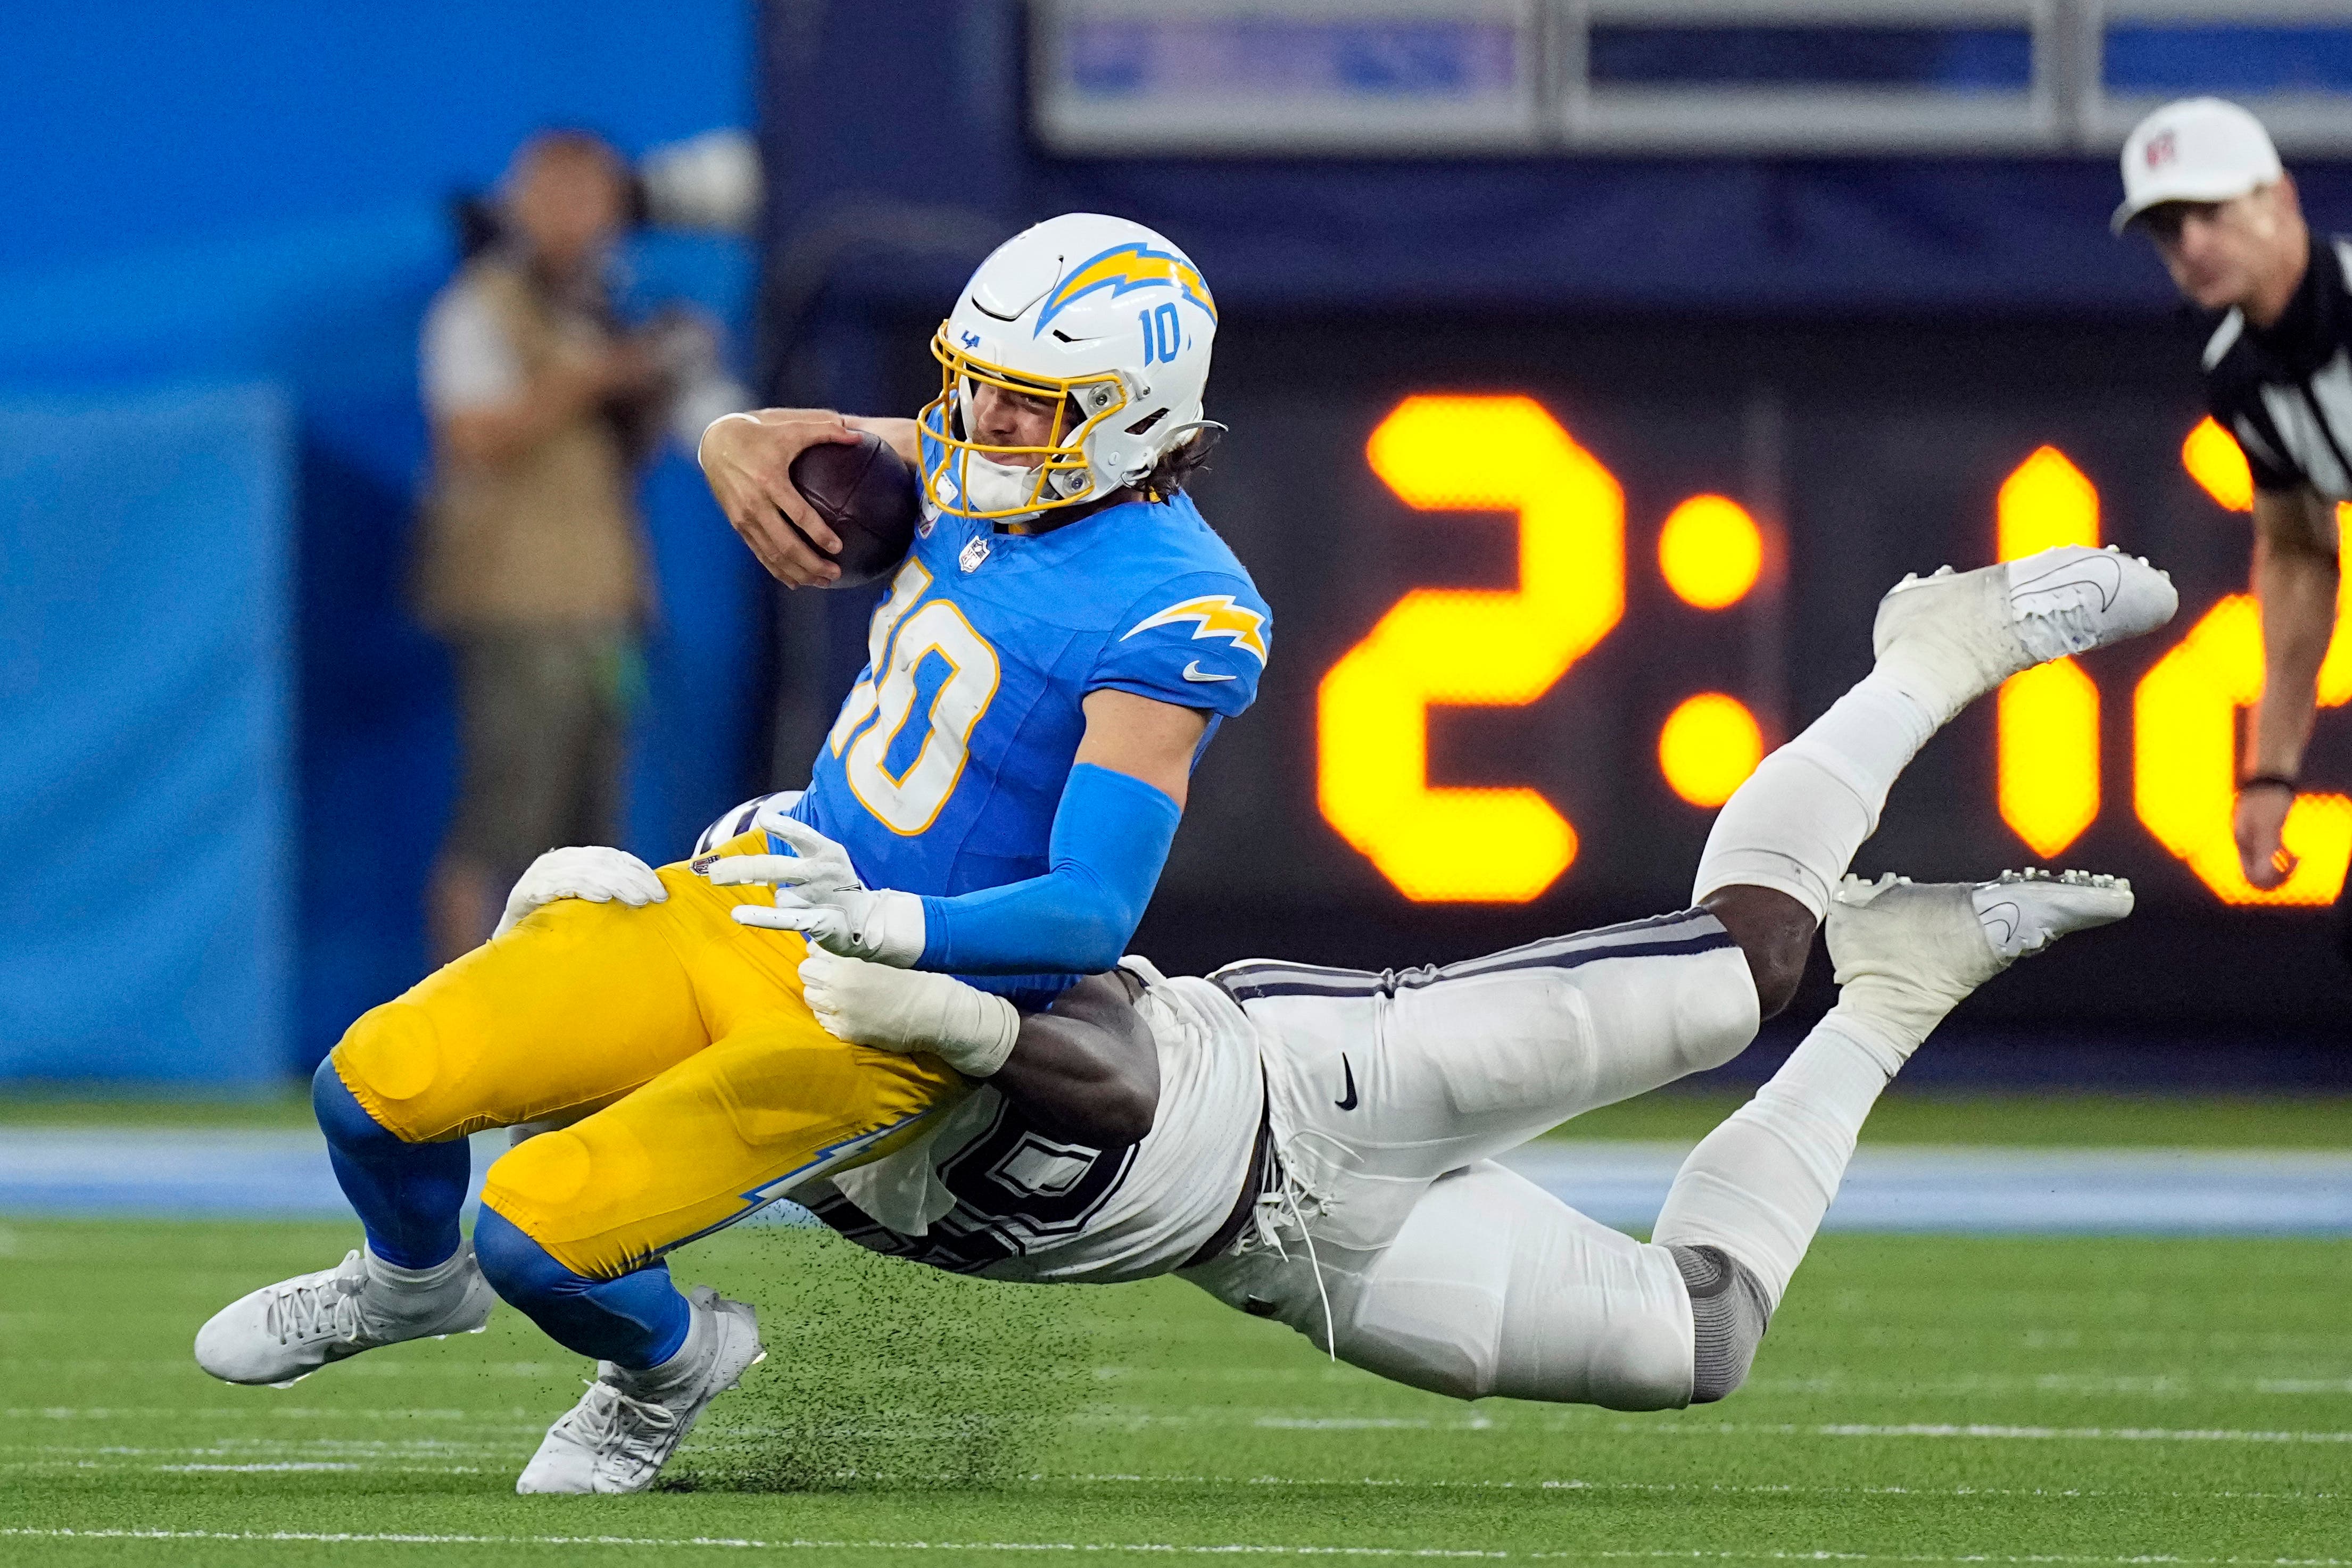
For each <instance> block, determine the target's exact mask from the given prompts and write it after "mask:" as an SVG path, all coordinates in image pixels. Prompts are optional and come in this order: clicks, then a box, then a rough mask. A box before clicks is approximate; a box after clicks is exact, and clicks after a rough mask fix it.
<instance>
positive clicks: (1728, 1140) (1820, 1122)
mask: <svg viewBox="0 0 2352 1568" xmlns="http://www.w3.org/2000/svg"><path fill="white" fill-rule="evenodd" d="M1912 1043H1913V1044H1914V1045H1916V1041H1914V1042H1912ZM1909 1054H1910V1051H1909V1050H1908V1049H1906V1048H1905V1047H1904V1046H1902V1045H1900V1044H1898V1043H1897V1042H1896V1041H1895V1040H1890V1039H1888V1038H1886V1031H1885V1029H1884V1028H1883V1027H1882V1026H1881V1025H1880V1024H1878V1023H1877V1022H1875V1021H1874V1020H1873V1019H1867V1018H1865V1017H1864V1016H1863V1015H1862V1014H1861V1013H1859V1012H1858V1011H1857V1010H1856V1009H1853V1008H1851V1007H1849V1006H1848V1005H1847V1004H1846V1003H1845V1002H1844V1001H1843V999H1841V1000H1840V1002H1839V1004H1838V1005H1837V1006H1836V1007H1834V1008H1832V1009H1830V1010H1829V1012H1828V1013H1827V1014H1826V1015H1824V1016H1823V1017H1822V1021H1821V1022H1819V1023H1817V1024H1815V1025H1814V1026H1813V1030H1812V1032H1811V1034H1809V1035H1807V1036H1806V1037H1805V1039H1804V1043H1803V1044H1801V1045H1800V1046H1798V1047H1797V1049H1796V1051H1795V1053H1794V1054H1793V1055H1791V1056H1790V1058H1789V1060H1788V1061H1786V1062H1784V1063H1782V1064H1781V1067H1780V1071H1778V1072H1776V1073H1774V1074H1773V1075H1772V1078H1771V1082H1768V1083H1766V1084H1765V1085H1764V1087H1763V1088H1761V1089H1759V1090H1758V1091H1757V1092H1756V1098H1754V1099H1753V1100H1750V1101H1749V1102H1748V1103H1747V1104H1745V1105H1742V1106H1741V1107H1740V1108H1739V1109H1738V1111H1735V1112H1734V1113H1732V1114H1731V1117H1730V1119H1729V1120H1727V1121H1726V1122H1725V1123H1724V1124H1722V1125H1721V1126H1719V1127H1717V1128H1716V1130H1715V1131H1714V1132H1712V1133H1709V1134H1707V1135H1706V1137H1705V1138H1702V1139H1701V1140H1699V1145H1698V1147H1696V1148H1695V1149H1693V1150H1692V1151H1691V1152H1690V1157H1689V1158H1688V1159H1686V1160H1685V1161H1684V1162H1683V1168H1682V1170H1681V1171H1680V1172H1679V1173H1677V1174H1676V1176H1675V1185H1674V1186H1673V1187H1671V1188H1670V1189H1669V1190H1668V1191H1667V1193H1666V1202H1665V1207H1663V1208H1661V1209H1660V1210H1659V1211H1658V1223H1657V1226H1656V1228H1655V1229H1654V1231H1653V1232H1652V1234H1651V1239H1652V1240H1654V1241H1655V1242H1657V1243H1658V1244H1659V1245H1661V1246H1666V1245H1675V1246H1682V1247H1719V1248H1721V1249H1723V1250H1724V1251H1726V1252H1727V1253H1729V1254H1730V1255H1731V1256H1732V1257H1734V1258H1737V1259H1738V1260H1739V1261H1741V1262H1742V1263H1745V1264H1746V1265H1748V1269H1749V1270H1751V1271H1752V1272H1753V1273H1754V1274H1755V1276H1756V1278H1757V1281H1758V1282H1759V1283H1760V1284H1761V1285H1762V1286H1763V1287H1764V1289H1765V1291H1766V1292H1767V1294H1768V1295H1769V1298H1770V1301H1771V1305H1772V1306H1773V1307H1775V1308H1777V1307H1779V1306H1780V1298H1781V1296H1783V1295H1784V1294H1786V1293H1787V1291H1788V1289H1789V1281H1790V1277H1791V1276H1792V1275H1794V1274H1795V1273H1796V1271H1797V1265H1798V1264H1800V1263H1801V1262H1803V1261H1804V1259H1805V1249H1807V1248H1808V1247H1811V1245H1812V1240H1813V1233H1814V1232H1815V1231H1817V1230H1819V1229H1820V1228H1821V1224H1822V1216H1823V1215H1825V1214H1827V1213H1828V1212H1829V1207H1830V1200H1831V1199H1832V1198H1834V1197H1837V1190H1838V1185H1839V1183H1841V1182H1843V1180H1844V1179H1845V1167H1846V1163H1847V1162H1848V1161H1849V1160H1851V1159H1853V1146H1854V1142H1855V1140H1856V1139H1857V1138H1858V1137H1860V1136H1861V1134H1862V1124H1863V1122H1864V1119H1865V1118H1866V1117H1868V1116H1869V1114H1870V1108H1871V1107H1872V1106H1873V1105H1875V1104H1876V1103H1878V1096H1879V1093H1880V1092H1881V1091H1883V1090H1884V1089H1885V1087H1886V1085H1887V1083H1888V1082H1891V1081H1892V1080H1893V1078H1894V1076H1895V1071H1896V1070H1897V1069H1898V1068H1900V1067H1901V1066H1902V1065H1903V1061H1904V1059H1905V1058H1906V1057H1907V1056H1908V1055H1909Z"/></svg>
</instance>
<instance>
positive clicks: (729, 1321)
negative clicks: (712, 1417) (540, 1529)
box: [515, 1285, 768, 1495]
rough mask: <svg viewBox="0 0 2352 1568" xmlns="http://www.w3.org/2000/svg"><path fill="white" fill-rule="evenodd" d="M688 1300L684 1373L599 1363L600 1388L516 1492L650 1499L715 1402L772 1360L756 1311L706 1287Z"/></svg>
mask: <svg viewBox="0 0 2352 1568" xmlns="http://www.w3.org/2000/svg"><path fill="white" fill-rule="evenodd" d="M687 1300H688V1301H689V1302H690V1303H692V1306H693V1311H694V1320H695V1321H694V1327H693V1328H692V1329H690V1330H689V1331H688V1334H687V1343H686V1344H685V1345H684V1346H683V1347H681V1349H680V1351H679V1353H678V1356H677V1358H673V1361H674V1362H675V1361H677V1360H683V1361H684V1363H685V1364H683V1365H673V1364H672V1363H665V1364H663V1365H661V1366H658V1367H655V1368H653V1369H652V1370H651V1371H649V1372H630V1371H626V1370H625V1369H624V1368H621V1367H618V1366H615V1365H614V1364H612V1363H611V1362H609V1361H606V1362H599V1363H598V1364H597V1366H596V1381H595V1382H593V1383H592V1384H590V1385H588V1392H587V1393H586V1394H584V1395H583V1396H581V1398H580V1403H579V1404H577V1405H575V1406H572V1408H571V1409H570V1410H568V1411H566V1412H564V1414H563V1415H562V1416H559V1417H558V1418H557V1420H556V1423H555V1425H554V1426H552V1427H549V1428H548V1429H547V1437H545V1438H544V1439H543V1440H542V1441H541V1443H540V1445H539V1452H537V1453H535V1454H533V1455H532V1456H531V1457H530V1463H529V1464H527V1465H525V1466H524V1467H523V1470H522V1474H521V1475H520V1477H518V1478H516V1480H515V1490H517V1491H519V1492H525V1493H530V1492H564V1493H571V1494H574V1495H583V1494H586V1493H590V1492H638V1491H644V1490H646V1488H647V1487H650V1486H652V1485H653V1484H654V1479H655V1478H656V1476H658V1475H660V1474H661V1468H662V1466H663V1465H665V1464H667V1463H668V1462H669V1457H670V1456H671V1455H672V1454H674V1453H676V1452H677V1446H678V1445H679V1444H680V1443H682V1442H684V1441H685V1440H686V1435H687V1434H688V1432H691V1431H692V1430H694V1424H695V1422H696V1421H698V1420H699V1419H700V1418H701V1416H702V1412H703V1411H704V1410H705V1409H706V1408H708V1407H709V1404H710V1402H711V1401H712V1400H713V1399H716V1398H718V1397H719V1396H720V1395H721V1394H724V1393H726V1392H727V1390H729V1389H730V1388H732V1387H734V1386H735V1385H736V1383H737V1382H738V1381H739V1380H740V1379H741V1377H742V1375H743V1374H745V1373H746V1372H749V1371H750V1370H751V1368H752V1367H754V1366H757V1365H758V1364H760V1363H761V1362H763V1361H765V1360H767V1359H768V1353H767V1350H766V1348H765V1347H763V1346H762V1345H761V1343H760V1322H759V1319H758V1317H757V1316H756V1315H755V1314H754V1313H753V1312H752V1311H751V1308H750V1307H747V1306H745V1305H744V1304H743V1303H742V1302H740V1301H729V1300H727V1299H726V1298H725V1297H723V1296H721V1295H719V1292H718V1291H714V1290H712V1289H711V1288H710V1287H709V1286H708V1285H697V1286H696V1287H695V1288H694V1289H693V1290H691V1291H688V1292H687Z"/></svg>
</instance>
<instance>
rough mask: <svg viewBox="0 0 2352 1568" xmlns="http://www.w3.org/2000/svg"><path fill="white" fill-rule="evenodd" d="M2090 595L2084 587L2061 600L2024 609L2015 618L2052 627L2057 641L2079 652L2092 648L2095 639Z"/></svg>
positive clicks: (2093, 614) (2095, 618) (2094, 623)
mask: <svg viewBox="0 0 2352 1568" xmlns="http://www.w3.org/2000/svg"><path fill="white" fill-rule="evenodd" d="M2091 595H2092V591H2091V590H2089V589H2087V588H2086V589H2084V590H2082V591H2079V592H2075V593H2071V594H2069V595H2068V596H2067V601H2066V602H2065V603H2063V604H2060V605H2057V606H2055V607H2053V608H2051V609H2037V610H2029V611H2024V612H2021V613H2020V614H2019V615H2018V617H2017V619H2018V620H2019V621H2020V622H2042V624H2043V625H2044V626H2045V627H2054V628H2056V630H2057V633H2058V639H2059V641H2060V643H2062V644H2063V646H2064V647H2065V648H2066V649H2068V650H2069V651H2070V652H2072V653H2083V652H2085V651H2086V650H2088V649H2091V648H2095V647H2096V646H2097V645H2098V642H2099V622H2098V616H2097V615H2096V614H2095V612H2093V610H2092V608H2091Z"/></svg>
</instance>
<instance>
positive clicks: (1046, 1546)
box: [0, 1529, 2352, 1568]
mask: <svg viewBox="0 0 2352 1568" xmlns="http://www.w3.org/2000/svg"><path fill="white" fill-rule="evenodd" d="M0 1539H16V1540H42V1541H236V1542H257V1543H258V1542H304V1543H311V1544H320V1545H331V1546H374V1545H397V1546H617V1547H654V1548H656V1549H669V1550H675V1549H677V1548H679V1547H713V1548H719V1549H723V1550H732V1551H763V1552H782V1551H805V1552H1108V1553H1117V1554H1122V1555H1124V1554H1134V1553H1144V1554H1150V1555H1152V1556H1162V1557H1165V1556H1208V1557H1229V1556H1262V1557H1448V1558H1454V1557H1469V1558H1490V1559H1511V1558H1517V1559H1520V1560H1523V1561H1528V1562H1537V1561H1541V1562H1556V1563H1557V1562H1569V1563H1624V1562H1639V1563H1921V1564H1934V1563H2003V1564H2008V1563H2016V1564H2050V1565H2053V1568H2067V1565H2082V1568H2139V1565H2142V1564H2157V1565H2166V1564H2179V1565H2180V1568H2352V1559H2346V1558H2341V1557H2178V1556H2172V1555H2169V1554H2161V1553H2159V1554H2143V1555H2134V1556H2061V1555H2053V1554H2023V1553H2005V1552H1984V1553H1969V1554H1967V1555H1952V1556H1947V1555H1936V1554H1930V1553H1924V1552H1840V1551H1835V1550H1829V1549H1823V1550H1819V1551H1811V1552H1701V1551H1693V1552H1672V1551H1652V1552H1609V1551H1593V1552H1512V1551H1507V1550H1501V1549H1496V1550H1480V1549H1477V1548H1463V1547H1442V1546H1285V1545H1271V1544H1260V1543H1257V1542H1223V1543H1219V1544H1214V1545H1183V1544H1179V1543H1175V1542H1090V1541H876V1540H866V1541H851V1540H838V1541H829V1540H819V1539H811V1538H808V1537H802V1536H794V1537H789V1538H782V1537H777V1538H761V1537H752V1536H711V1535H694V1536H677V1537H661V1536H641V1535H422V1534H419V1535H406V1534H391V1533H383V1534H360V1533H356V1532H353V1533H343V1532H332V1533H330V1532H324V1531H296V1530H280V1531H219V1530H23V1529H0Z"/></svg>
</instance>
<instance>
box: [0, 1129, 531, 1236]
mask: <svg viewBox="0 0 2352 1568" xmlns="http://www.w3.org/2000/svg"><path fill="white" fill-rule="evenodd" d="M508 1143H509V1140H508V1136H507V1134H505V1133H503V1132H497V1133H478V1134H475V1135H474V1139H473V1149H474V1177H473V1182H472V1185H471V1186H470V1187H469V1189H468V1191H467V1200H466V1207H467V1218H471V1217H472V1210H473V1207H474V1204H475V1202H476V1201H477V1200H478V1199H479V1198H480V1197H481V1195H482V1174H483V1172H485V1171H487V1170H488V1168H489V1166H490V1162H491V1161H492V1160H495V1159H497V1158H498V1157H499V1155H502V1154H504V1153H505V1152H506V1150H507V1147H508ZM0 1211H5V1212H7V1213H11V1214H19V1215H105V1214H122V1215H191V1216H199V1215H209V1216H219V1217H228V1216H251V1217H255V1218H266V1217H273V1216H274V1217H284V1218H320V1217H333V1218H350V1216H351V1212H352V1209H351V1205H349V1204H347V1203H345V1202H344V1201H343V1194H342V1189H341V1187H338V1186H336V1185H335V1173H334V1169H333V1167H332V1166H330V1165H328V1163H327V1144H326V1140H325V1139H323V1138H321V1137H320V1136H319V1134H317V1133H315V1132H310V1131H305V1130H301V1129H297V1128H288V1129H286V1130H284V1131H269V1132H251V1131H234V1130H221V1129H212V1128H208V1129H205V1130H202V1131H194V1130H191V1131H163V1130H152V1129H148V1128H138V1129H129V1128H112V1127H90V1128H81V1127H76V1128H70V1129H68V1128H18V1127H12V1128H8V1129H5V1130H0Z"/></svg>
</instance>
